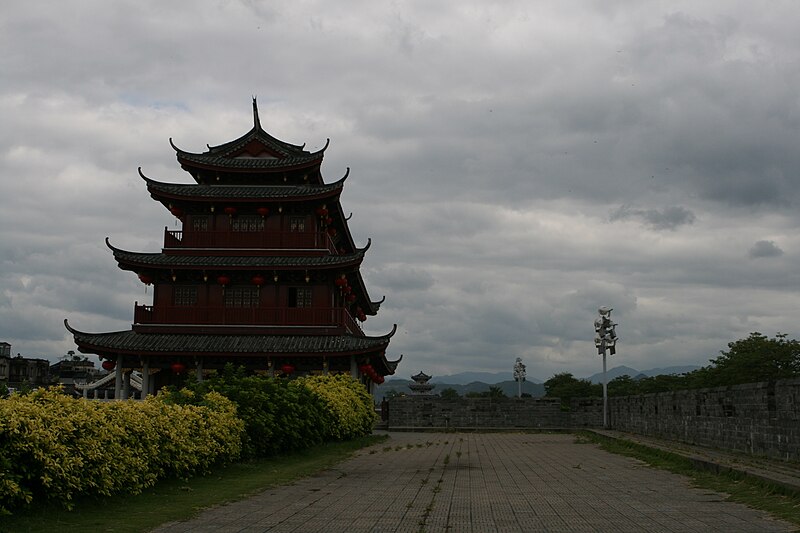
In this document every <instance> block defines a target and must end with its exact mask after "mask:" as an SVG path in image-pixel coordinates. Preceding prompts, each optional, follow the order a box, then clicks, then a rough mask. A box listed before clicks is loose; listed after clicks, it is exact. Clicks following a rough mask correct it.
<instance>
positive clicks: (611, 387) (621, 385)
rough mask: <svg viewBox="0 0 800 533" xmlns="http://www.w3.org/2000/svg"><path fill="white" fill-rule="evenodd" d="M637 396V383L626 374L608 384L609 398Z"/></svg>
mask: <svg viewBox="0 0 800 533" xmlns="http://www.w3.org/2000/svg"><path fill="white" fill-rule="evenodd" d="M634 394H639V382H638V381H636V380H635V379H633V378H632V377H630V376H629V375H628V374H625V375H623V376H618V377H616V378H614V379H612V380H611V381H609V382H608V395H609V396H633V395H634Z"/></svg>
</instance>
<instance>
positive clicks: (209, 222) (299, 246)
mask: <svg viewBox="0 0 800 533" xmlns="http://www.w3.org/2000/svg"><path fill="white" fill-rule="evenodd" d="M329 141H330V140H328V142H329ZM328 142H326V144H325V147H323V148H322V149H321V150H319V151H316V152H309V151H306V150H305V149H304V147H305V145H302V146H298V145H293V144H289V143H286V142H283V141H281V140H278V139H276V138H275V137H272V136H271V135H269V134H268V133H267V132H266V131H264V130H263V129H262V127H261V123H260V120H259V117H258V106H257V104H256V100H255V99H253V128H252V129H251V130H250V131H249V132H247V133H246V134H244V135H243V136H241V137H239V138H238V139H236V140H233V141H230V142H228V143H225V144H221V145H219V146H214V147H211V146H209V147H208V151H206V152H203V153H191V152H187V151H184V150H181V149H180V148H177V147H176V146H175V145H174V144H173V143H172V139H170V144H171V145H172V147H173V148H174V149H175V152H176V154H177V159H178V162H179V163H180V165H181V168H182V169H183V170H185V171H186V172H188V173H189V174H190V175H191V176H192V178H193V179H194V181H195V182H196V183H195V184H175V183H163V182H159V181H155V180H153V179H150V178H148V177H147V176H145V175H144V174H143V173H142V171H141V169H139V174H140V176H141V177H142V179H143V180H144V182H145V183H146V185H147V190H148V192H149V193H150V196H151V197H152V198H153V199H155V200H156V201H158V202H160V203H161V204H162V205H163V206H164V207H165V208H166V209H167V210H168V211H169V212H170V213H172V215H174V216H175V217H176V218H177V219H178V220H179V221H180V222H181V229H180V230H169V229H168V228H165V229H164V247H163V249H162V250H161V252H157V253H141V252H131V251H126V250H123V249H120V248H117V247H114V246H112V245H111V244H110V242H109V240H108V239H106V244H107V245H108V247H109V248H110V249H111V251H112V252H113V254H114V259H115V260H116V261H117V264H118V266H119V268H120V269H122V270H128V271H131V272H135V273H136V274H137V276H138V277H139V279H140V280H141V281H142V283H144V284H145V285H152V286H153V291H152V292H153V301H152V305H139V303H138V302H137V303H136V305H135V308H134V321H133V325H132V328H131V329H130V330H126V331H117V332H110V333H85V332H83V331H78V330H77V329H74V328H73V327H71V326H70V325H69V323H68V322H67V320H64V324H65V326H66V328H67V329H68V330H69V331H70V333H72V334H73V336H74V340H75V343H76V344H77V346H78V349H79V350H80V351H81V352H83V353H93V354H97V355H99V356H100V358H101V359H105V361H104V363H103V367H104V368H107V369H112V368H114V369H115V371H116V373H117V381H116V392H117V397H120V396H119V394H120V391H121V390H122V383H123V381H124V382H125V383H129V381H128V380H129V379H130V372H131V371H133V370H141V372H142V376H143V395H146V394H148V393H153V392H154V391H156V390H158V389H159V388H160V387H162V386H164V385H167V384H171V383H175V382H179V381H180V380H181V379H182V378H181V374H185V373H186V372H188V371H194V372H196V375H197V377H198V379H202V378H203V373H204V371H205V370H214V369H220V368H222V367H223V366H224V365H225V364H226V363H233V364H234V365H236V366H244V367H245V368H246V369H248V370H250V371H254V372H261V373H268V374H270V375H286V376H288V375H306V374H326V373H349V374H351V375H352V376H353V377H355V378H357V379H360V380H361V381H362V382H363V383H364V384H365V385H367V386H368V388H370V389H371V388H372V384H373V383H382V382H383V381H384V376H386V375H389V374H394V372H395V369H396V367H397V364H398V363H399V361H400V359H398V360H397V361H390V360H388V359H387V358H386V349H387V348H388V345H389V339H390V338H391V337H392V335H394V332H395V331H396V328H397V326H395V327H394V328H393V329H392V331H391V332H389V333H388V334H386V335H382V336H378V337H369V336H367V335H365V334H364V331H363V330H362V328H361V326H360V324H359V322H363V321H365V320H366V319H367V316H374V315H375V314H377V312H378V309H379V307H380V304H381V303H382V302H383V300H381V301H379V302H373V301H372V300H371V299H370V298H369V295H368V293H367V288H366V286H365V284H364V280H363V279H362V277H361V273H360V270H359V269H360V266H361V263H362V261H363V260H364V255H365V253H366V251H367V249H368V248H369V246H370V241H369V240H368V242H367V245H366V246H365V247H364V248H357V247H356V245H355V244H354V242H353V238H352V236H351V234H350V230H349V228H348V220H349V217H345V216H344V212H343V210H342V206H341V204H340V195H341V193H342V190H343V188H344V183H345V180H346V179H347V175H348V174H349V169H348V170H347V173H345V176H344V177H342V178H341V179H340V180H339V181H336V182H333V183H329V184H326V183H324V182H323V179H322V174H321V169H320V167H321V165H322V159H323V155H324V152H325V149H326V148H327V147H328ZM401 358H402V356H401ZM125 390H127V389H125Z"/></svg>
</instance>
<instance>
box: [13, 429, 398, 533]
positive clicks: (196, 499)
mask: <svg viewBox="0 0 800 533" xmlns="http://www.w3.org/2000/svg"><path fill="white" fill-rule="evenodd" d="M387 438H388V437H387V436H386V435H380V436H368V437H362V438H359V439H354V440H351V441H346V442H335V443H330V444H323V445H320V446H315V447H313V448H309V449H306V450H303V451H298V452H296V453H292V454H288V455H281V456H277V457H270V458H268V459H259V460H256V461H249V462H243V463H236V464H233V465H228V466H226V467H220V468H217V469H215V470H214V471H212V472H211V473H210V474H208V475H206V476H198V477H194V478H191V479H189V480H185V481H184V480H179V479H168V480H164V481H161V482H159V483H158V484H157V485H156V486H154V487H151V488H149V489H147V490H145V491H144V492H143V493H141V494H137V495H134V496H132V495H120V496H114V497H111V498H103V499H83V500H79V501H77V502H76V505H75V508H74V509H73V510H72V511H67V510H64V509H61V508H54V507H52V506H45V505H40V506H33V507H32V508H30V509H26V510H24V511H20V512H18V513H15V514H13V515H11V516H0V532H3V533H12V532H13V533H19V532H40V531H41V532H48V533H53V532H55V531H59V530H61V531H64V530H71V531H97V532H101V531H113V532H114V533H138V532H142V531H149V530H151V529H153V528H155V527H156V526H158V525H160V524H163V523H165V522H172V521H176V520H186V519H189V518H191V517H193V516H195V515H197V514H198V513H199V512H200V511H202V510H203V509H205V508H208V507H211V506H214V505H220V504H224V503H228V502H232V501H237V500H241V499H243V498H246V497H247V496H250V495H252V494H256V493H258V492H261V491H263V490H266V489H268V488H270V487H274V486H277V485H284V484H286V483H289V482H292V481H294V480H296V479H299V478H302V477H307V476H310V475H313V474H315V473H317V472H319V471H321V470H325V469H326V468H330V467H331V466H333V465H335V464H337V463H339V462H341V461H343V460H345V459H347V458H349V457H351V456H352V455H353V454H354V453H355V452H356V451H357V450H359V449H361V448H364V447H366V446H370V445H373V444H377V443H380V442H383V441H384V440H386V439H387ZM109 460H112V459H109Z"/></svg>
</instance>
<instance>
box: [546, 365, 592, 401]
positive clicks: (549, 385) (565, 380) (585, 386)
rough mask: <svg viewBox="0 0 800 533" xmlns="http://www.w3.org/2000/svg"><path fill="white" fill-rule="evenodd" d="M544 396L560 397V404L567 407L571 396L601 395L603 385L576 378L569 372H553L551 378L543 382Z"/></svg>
mask: <svg viewBox="0 0 800 533" xmlns="http://www.w3.org/2000/svg"><path fill="white" fill-rule="evenodd" d="M544 390H545V396H547V397H549V398H561V406H562V407H564V408H567V407H569V402H570V400H571V399H572V398H587V397H590V396H602V394H603V386H602V385H599V384H594V383H592V382H591V381H589V380H588V379H576V378H575V377H574V376H573V375H572V374H571V373H569V372H561V373H559V374H555V375H554V376H553V377H552V378H550V379H548V380H547V381H545V382H544Z"/></svg>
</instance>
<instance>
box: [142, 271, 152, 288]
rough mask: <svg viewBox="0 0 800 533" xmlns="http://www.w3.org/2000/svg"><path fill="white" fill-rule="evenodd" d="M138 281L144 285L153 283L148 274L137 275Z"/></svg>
mask: <svg viewBox="0 0 800 533" xmlns="http://www.w3.org/2000/svg"><path fill="white" fill-rule="evenodd" d="M139 281H141V282H142V283H144V284H145V285H150V284H151V283H153V276H151V275H149V274H145V273H141V274H139Z"/></svg>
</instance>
